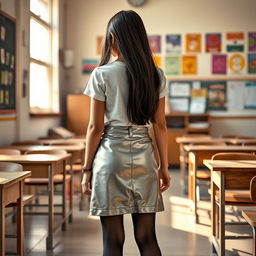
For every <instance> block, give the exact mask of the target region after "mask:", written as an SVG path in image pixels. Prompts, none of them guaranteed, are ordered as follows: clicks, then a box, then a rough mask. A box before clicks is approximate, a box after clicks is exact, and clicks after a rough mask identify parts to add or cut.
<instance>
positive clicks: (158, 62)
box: [153, 55, 162, 68]
mask: <svg viewBox="0 0 256 256" xmlns="http://www.w3.org/2000/svg"><path fill="white" fill-rule="evenodd" d="M153 61H154V63H155V65H156V66H157V67H159V68H161V67H162V57H161V56H158V55H154V56H153Z"/></svg>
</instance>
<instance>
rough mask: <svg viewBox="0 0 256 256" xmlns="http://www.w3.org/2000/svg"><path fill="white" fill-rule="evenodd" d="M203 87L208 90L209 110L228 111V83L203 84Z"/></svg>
mask: <svg viewBox="0 0 256 256" xmlns="http://www.w3.org/2000/svg"><path fill="white" fill-rule="evenodd" d="M203 87H207V90H208V100H207V110H226V82H225V81H213V82H203Z"/></svg>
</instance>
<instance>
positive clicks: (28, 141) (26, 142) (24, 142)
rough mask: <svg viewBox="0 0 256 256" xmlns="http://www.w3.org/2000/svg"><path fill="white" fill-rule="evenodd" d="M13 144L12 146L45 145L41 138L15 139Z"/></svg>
mask: <svg viewBox="0 0 256 256" xmlns="http://www.w3.org/2000/svg"><path fill="white" fill-rule="evenodd" d="M11 145H12V146H23V145H43V142H42V141H39V140H24V141H15V142H13V143H12V144H11Z"/></svg>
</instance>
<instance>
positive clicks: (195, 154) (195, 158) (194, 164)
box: [184, 145, 256, 223]
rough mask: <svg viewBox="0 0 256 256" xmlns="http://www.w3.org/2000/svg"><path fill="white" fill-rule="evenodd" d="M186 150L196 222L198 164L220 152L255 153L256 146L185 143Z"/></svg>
mask: <svg viewBox="0 0 256 256" xmlns="http://www.w3.org/2000/svg"><path fill="white" fill-rule="evenodd" d="M184 150H185V151H186V152H187V153H188V158H189V166H188V168H189V177H188V186H189V189H188V193H189V198H190V199H191V200H192V202H193V204H194V213H195V219H196V223H199V222H198V214H197V194H196V186H197V179H196V177H197V176H196V175H197V169H198V166H200V165H203V160H204V159H211V157H212V156H213V155H214V154H216V153H219V152H248V153H255V152H256V146H215V145H205V146H202V145H201V146H200V145H185V146H184Z"/></svg>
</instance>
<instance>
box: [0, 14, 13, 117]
mask: <svg viewBox="0 0 256 256" xmlns="http://www.w3.org/2000/svg"><path fill="white" fill-rule="evenodd" d="M15 25H16V20H15V18H13V17H11V16H9V15H8V14H7V13H5V12H3V11H1V10H0V114H4V113H14V112H15V109H16V106H15V95H16V92H15V90H16V88H15V87H16V86H15V85H16V38H15V37H16V36H15V34H16V32H15V31H16V27H15Z"/></svg>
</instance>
